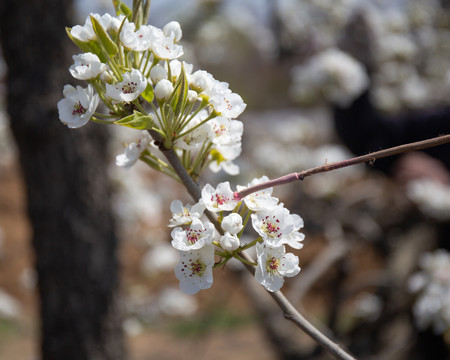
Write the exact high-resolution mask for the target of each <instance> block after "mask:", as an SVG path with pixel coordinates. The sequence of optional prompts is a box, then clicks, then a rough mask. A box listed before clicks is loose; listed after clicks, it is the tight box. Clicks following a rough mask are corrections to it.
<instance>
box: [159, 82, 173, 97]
mask: <svg viewBox="0 0 450 360" xmlns="http://www.w3.org/2000/svg"><path fill="white" fill-rule="evenodd" d="M172 92H173V85H172V83H171V82H170V81H169V80H166V79H162V80H161V81H160V82H159V83H157V84H156V86H155V89H154V94H155V97H156V98H157V99H158V100H160V101H163V100H167V99H168V98H169V97H170V95H172Z"/></svg>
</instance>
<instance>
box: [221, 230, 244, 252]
mask: <svg viewBox="0 0 450 360" xmlns="http://www.w3.org/2000/svg"><path fill="white" fill-rule="evenodd" d="M239 245H240V242H239V239H238V237H237V236H236V235H231V234H230V233H229V232H226V233H225V235H223V236H222V237H221V238H220V246H221V247H222V249H224V250H227V251H234V250H236V249H237V248H238V247H239Z"/></svg>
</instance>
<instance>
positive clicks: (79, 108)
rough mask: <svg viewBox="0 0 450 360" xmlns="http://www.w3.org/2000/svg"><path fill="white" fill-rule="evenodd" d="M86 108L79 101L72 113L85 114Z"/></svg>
mask: <svg viewBox="0 0 450 360" xmlns="http://www.w3.org/2000/svg"><path fill="white" fill-rule="evenodd" d="M86 110H87V109H86V108H85V107H84V106H83V105H81V103H80V102H78V104H74V106H73V111H72V115H79V116H81V115H84V114H85V113H86Z"/></svg>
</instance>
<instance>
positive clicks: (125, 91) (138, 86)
mask: <svg viewBox="0 0 450 360" xmlns="http://www.w3.org/2000/svg"><path fill="white" fill-rule="evenodd" d="M122 77H123V80H122V81H121V82H119V83H117V84H115V85H111V84H106V95H107V96H108V97H110V98H111V99H113V100H115V101H117V102H122V101H124V102H131V101H133V100H135V99H137V98H138V96H139V95H140V94H141V93H142V92H143V91H144V90H145V88H146V87H147V79H146V78H145V77H144V75H142V73H141V72H140V71H139V70H136V69H132V70H131V72H126V73H125V74H123V76H122Z"/></svg>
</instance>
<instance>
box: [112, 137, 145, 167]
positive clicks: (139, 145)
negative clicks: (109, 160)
mask: <svg viewBox="0 0 450 360" xmlns="http://www.w3.org/2000/svg"><path fill="white" fill-rule="evenodd" d="M150 141H151V138H150V135H149V133H148V132H147V131H143V132H142V133H141V136H140V137H139V139H138V140H137V141H135V142H132V143H131V144H129V145H128V146H127V147H126V149H125V152H124V153H123V154H120V155H117V156H116V165H117V166H119V167H123V168H126V169H127V168H130V167H131V166H132V165H134V164H135V163H136V161H137V160H138V159H139V157H140V156H141V154H142V152H143V151H144V150H145V149H147V147H148V145H149V144H150Z"/></svg>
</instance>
